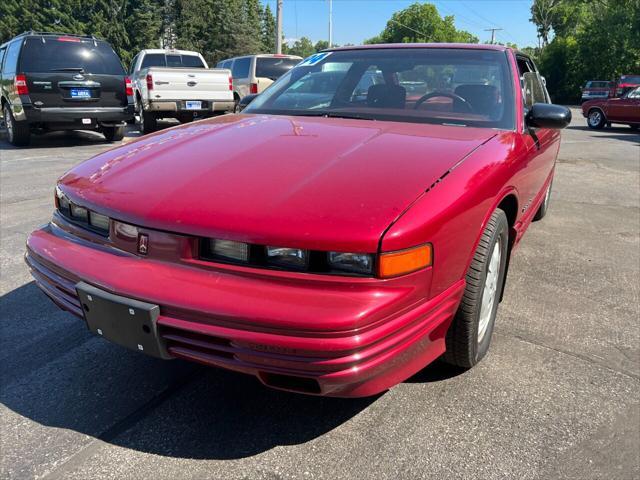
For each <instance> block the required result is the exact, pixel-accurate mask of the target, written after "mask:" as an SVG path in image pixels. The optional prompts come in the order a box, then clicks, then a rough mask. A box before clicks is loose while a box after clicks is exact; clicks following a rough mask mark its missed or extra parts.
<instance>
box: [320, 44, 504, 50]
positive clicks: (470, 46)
mask: <svg viewBox="0 0 640 480" xmlns="http://www.w3.org/2000/svg"><path fill="white" fill-rule="evenodd" d="M380 48H453V49H464V50H497V51H500V52H503V51H506V50H511V48H510V47H505V46H504V45H490V44H485V43H375V44H370V45H348V46H344V47H334V48H328V49H326V50H323V52H337V51H342V50H371V49H380Z"/></svg>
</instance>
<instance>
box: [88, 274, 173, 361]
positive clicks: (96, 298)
mask: <svg viewBox="0 0 640 480" xmlns="http://www.w3.org/2000/svg"><path fill="white" fill-rule="evenodd" d="M76 292H77V293H78V297H79V298H80V304H81V306H82V311H83V314H84V319H85V321H86V323H87V327H88V328H89V330H90V331H92V332H93V333H95V334H97V335H100V336H102V337H104V338H106V339H107V340H110V341H111V342H113V343H116V344H118V345H122V346H123V347H126V348H129V349H131V350H136V351H139V352H141V353H146V354H147V355H151V356H153V357H158V358H171V357H170V356H169V354H168V353H167V351H166V348H165V346H164V342H162V340H161V338H160V336H159V335H158V325H157V320H158V316H159V314H160V307H159V306H158V305H155V304H152V303H147V302H141V301H139V300H134V299H131V298H127V297H122V296H120V295H114V294H112V293H109V292H106V291H104V290H101V289H99V288H96V287H94V286H93V285H89V284H87V283H85V282H79V283H78V284H76Z"/></svg>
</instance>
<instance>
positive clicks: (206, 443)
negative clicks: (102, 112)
mask: <svg viewBox="0 0 640 480" xmlns="http://www.w3.org/2000/svg"><path fill="white" fill-rule="evenodd" d="M136 135H137V133H136V132H135V131H130V132H129V133H128V137H127V140H128V139H131V138H133V137H135V136H136ZM105 148H109V146H108V145H107V144H105V143H103V141H102V137H101V136H99V135H97V134H92V133H56V134H50V135H45V136H42V137H36V138H34V141H33V144H32V146H31V147H30V148H27V149H14V148H13V147H11V146H10V145H9V144H8V143H6V141H4V138H2V137H0V161H1V165H0V167H1V171H0V198H1V203H2V208H1V212H0V215H1V217H0V223H1V249H2V256H1V262H2V263H1V272H2V273H1V286H0V315H1V323H0V369H1V370H0V381H1V390H0V400H1V405H0V422H1V423H0V428H1V430H0V442H1V443H0V455H1V457H0V459H1V469H0V477H2V478H11V479H14V478H15V479H23V478H47V479H49V478H68V479H74V478H78V479H86V478H113V479H125V478H126V479H128V478H134V479H148V478H157V479H164V478H220V479H241V478H247V479H249V478H250V479H254V478H269V479H277V478H305V479H306V478H328V479H334V478H362V479H368V478H389V479H396V478H427V477H428V478H483V479H484V478H522V479H526V478H576V479H592V478H593V479H596V478H597V479H600V478H607V479H613V478H618V479H625V480H627V479H634V478H640V453H639V452H640V322H639V318H640V312H639V298H640V287H639V277H640V248H639V247H640V135H638V134H637V133H633V132H631V130H630V129H629V128H627V127H620V128H613V129H606V130H603V131H599V132H595V131H591V130H588V129H587V128H586V126H585V122H584V119H583V118H582V116H581V115H580V114H579V112H578V111H577V110H574V121H573V123H572V125H571V127H569V128H568V129H567V130H566V131H565V133H564V136H563V144H562V148H561V152H560V158H559V161H558V166H557V173H556V178H555V183H554V192H553V197H552V198H553V200H552V204H551V208H550V211H549V213H548V215H547V217H546V218H545V219H544V220H543V221H542V222H538V223H536V224H534V225H532V227H531V228H530V229H529V231H528V233H527V235H526V236H525V238H524V240H523V242H522V244H521V246H520V247H519V250H518V251H517V254H516V255H515V257H514V260H513V261H512V264H511V267H510V272H509V281H508V284H507V291H506V297H505V300H504V302H503V303H502V305H501V307H500V310H499V312H498V319H497V323H496V332H495V335H494V338H493V344H492V347H491V351H490V353H489V355H488V356H487V358H486V359H485V360H484V361H483V362H482V363H481V364H480V365H478V366H477V367H476V368H474V369H472V370H470V371H467V372H460V371H454V370H451V369H449V368H447V367H445V366H443V365H441V364H434V365H432V366H430V367H428V368H426V369H425V370H424V371H422V372H420V373H419V374H418V375H416V376H415V377H413V378H411V379H410V380H408V381H406V382H404V383H402V384H400V385H398V386H397V387H395V388H394V389H392V390H391V391H389V392H387V393H385V394H383V395H380V396H378V397H374V398H369V399H359V400H340V399H327V398H314V397H307V396H301V395H294V394H288V393H283V392H278V391H273V390H269V389H266V388H264V387H262V386H261V385H260V384H259V383H258V382H257V380H255V379H253V378H251V377H245V376H241V375H238V374H233V373H229V372H224V371H218V370H213V369H207V368H202V367H199V366H194V365H191V364H187V363H184V362H181V361H172V362H162V361H159V360H154V359H151V358H148V357H145V356H143V355H139V354H137V353H134V352H129V351H127V350H124V349H123V348H120V347H117V346H115V345H112V344H109V343H107V342H105V341H103V340H102V339H100V338H96V337H94V336H93V335H91V334H90V333H89V332H88V331H87V330H86V327H85V326H84V325H83V323H82V322H81V321H79V320H77V319H75V318H74V317H72V316H71V315H70V314H67V313H63V312H61V311H59V310H58V309H57V307H55V306H54V305H53V304H52V303H51V302H50V301H49V300H48V299H47V298H46V297H45V295H44V294H42V293H40V292H39V290H38V289H37V288H36V287H35V285H34V283H33V281H32V280H31V277H30V275H29V273H28V270H27V267H26V265H25V264H24V261H23V257H22V256H23V253H24V243H25V239H26V236H27V234H28V233H29V232H30V231H31V230H33V229H34V228H35V227H36V226H38V225H40V224H42V223H45V222H47V221H48V219H49V217H50V214H51V210H52V208H53V186H54V184H55V180H56V178H57V177H58V176H60V175H61V174H62V173H63V172H64V171H65V170H67V169H68V168H70V167H71V166H73V165H75V164H77V163H79V162H81V161H82V160H84V159H86V158H88V157H90V156H92V155H94V154H96V153H98V152H100V151H102V150H104V149H105Z"/></svg>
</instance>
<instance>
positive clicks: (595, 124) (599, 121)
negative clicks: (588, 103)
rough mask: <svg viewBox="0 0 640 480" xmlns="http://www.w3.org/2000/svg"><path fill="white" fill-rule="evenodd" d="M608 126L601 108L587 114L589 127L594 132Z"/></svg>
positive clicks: (593, 109)
mask: <svg viewBox="0 0 640 480" xmlns="http://www.w3.org/2000/svg"><path fill="white" fill-rule="evenodd" d="M606 124H607V119H606V117H605V116H604V113H603V112H602V110H600V109H599V108H592V109H591V110H589V113H588V114H587V126H588V127H589V128H593V129H594V130H601V129H603V128H604V126H605V125H606Z"/></svg>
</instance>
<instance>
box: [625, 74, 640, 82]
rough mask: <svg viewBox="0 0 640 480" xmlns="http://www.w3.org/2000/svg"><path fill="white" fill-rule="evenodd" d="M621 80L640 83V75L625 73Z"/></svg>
mask: <svg viewBox="0 0 640 480" xmlns="http://www.w3.org/2000/svg"><path fill="white" fill-rule="evenodd" d="M620 81H621V82H622V83H640V75H623V76H622V78H620Z"/></svg>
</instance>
